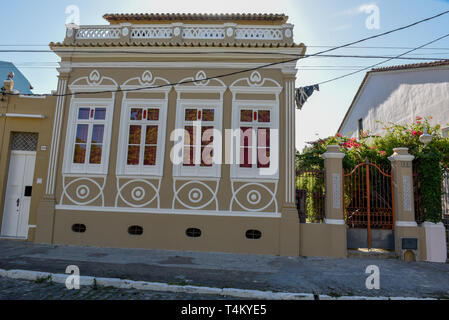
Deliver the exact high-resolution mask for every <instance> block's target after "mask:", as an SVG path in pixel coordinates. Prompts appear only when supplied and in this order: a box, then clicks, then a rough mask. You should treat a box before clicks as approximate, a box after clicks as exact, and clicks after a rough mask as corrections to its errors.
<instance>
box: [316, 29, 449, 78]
mask: <svg viewBox="0 0 449 320" xmlns="http://www.w3.org/2000/svg"><path fill="white" fill-rule="evenodd" d="M447 37H449V33H448V34H446V35H444V36H442V37H439V38H436V39H435V40H432V41H430V42H427V43H425V44H423V45H421V46H419V47H417V48H414V49H411V50H408V51H406V52H404V53H402V54H400V55H398V56H396V57H392V58H389V59H386V60H384V61H381V62H379V63H376V64H373V65H370V66H368V67H365V68H362V69H359V70H357V71H355V72H350V73H347V74H344V75H342V76H339V77H336V78H333V79H329V80H326V81H322V82H319V83H317V84H318V85H322V84H325V83H329V82H331V81H336V80H339V79H342V78H346V77H349V76H351V75H353V74H356V73H359V72H362V71H365V70H367V69H372V68H374V67H377V66H379V65H381V64H384V63H387V62H388V61H391V60H394V59H397V58H399V57H401V56H404V55H406V54H408V53H410V52H413V51H415V50H418V49H420V48H423V47H425V46H428V45H429V44H432V43H435V42H437V41H439V40H441V39H444V38H447Z"/></svg>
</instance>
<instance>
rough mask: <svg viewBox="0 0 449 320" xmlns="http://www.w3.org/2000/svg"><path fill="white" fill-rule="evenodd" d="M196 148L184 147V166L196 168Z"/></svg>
mask: <svg viewBox="0 0 449 320" xmlns="http://www.w3.org/2000/svg"><path fill="white" fill-rule="evenodd" d="M194 155H195V147H184V157H183V164H184V166H186V167H190V166H194V165H195V164H194Z"/></svg>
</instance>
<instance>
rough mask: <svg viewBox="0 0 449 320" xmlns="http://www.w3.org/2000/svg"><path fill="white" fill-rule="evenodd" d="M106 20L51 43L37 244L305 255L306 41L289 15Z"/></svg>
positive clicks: (126, 16)
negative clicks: (49, 118) (301, 120)
mask: <svg viewBox="0 0 449 320" xmlns="http://www.w3.org/2000/svg"><path fill="white" fill-rule="evenodd" d="M104 18H105V19H106V20H107V21H108V22H109V25H97V26H79V27H76V28H68V29H67V33H66V37H65V39H64V41H63V42H58V43H51V44H50V47H51V49H52V50H53V51H54V52H55V54H57V55H58V56H59V57H60V58H61V62H60V68H59V82H58V89H57V92H56V95H55V96H56V103H55V104H56V107H55V108H56V109H55V113H54V121H53V124H52V128H53V136H52V141H51V145H50V147H49V151H48V153H49V154H48V158H49V162H48V172H47V175H46V176H45V179H44V185H45V192H44V193H45V194H44V196H43V197H42V199H40V205H39V209H38V210H37V230H36V236H35V238H34V241H36V242H42V243H55V244H70V245H95V246H110V247H134V248H153V249H176V250H209V251H227V252H250V253H267V254H284V255H298V254H299V250H300V249H299V247H300V241H299V220H298V213H297V210H296V205H295V177H294V176H295V174H294V155H295V138H294V137H295V134H294V132H295V122H294V118H295V117H294V111H295V103H294V93H295V80H296V73H297V70H296V61H292V55H295V56H296V57H301V56H303V55H304V54H305V51H306V47H305V46H304V45H303V44H295V43H294V42H293V25H291V24H289V23H287V19H288V17H286V16H285V15H282V14H269V15H268V14H106V15H105V16H104ZM262 66H263V68H261V67H262Z"/></svg>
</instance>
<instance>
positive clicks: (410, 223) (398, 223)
mask: <svg viewBox="0 0 449 320" xmlns="http://www.w3.org/2000/svg"><path fill="white" fill-rule="evenodd" d="M395 225H396V227H417V226H418V224H417V223H416V221H399V220H397V221H396V223H395Z"/></svg>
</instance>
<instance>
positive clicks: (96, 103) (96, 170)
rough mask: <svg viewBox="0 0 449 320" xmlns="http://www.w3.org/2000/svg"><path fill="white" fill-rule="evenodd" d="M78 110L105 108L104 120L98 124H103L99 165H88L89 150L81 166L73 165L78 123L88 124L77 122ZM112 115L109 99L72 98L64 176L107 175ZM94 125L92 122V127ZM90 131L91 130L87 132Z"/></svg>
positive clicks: (112, 110) (111, 104) (81, 121)
mask: <svg viewBox="0 0 449 320" xmlns="http://www.w3.org/2000/svg"><path fill="white" fill-rule="evenodd" d="M80 108H106V117H105V120H102V121H101V122H100V121H99V122H98V123H102V124H103V123H104V134H103V145H102V154H101V164H90V163H89V161H88V159H89V152H90V148H88V150H86V159H87V161H86V162H85V163H83V164H76V163H73V156H74V152H75V138H76V130H77V125H78V123H83V122H88V121H92V120H88V121H84V120H78V110H79V109H80ZM113 115H114V100H111V99H86V98H72V100H71V102H70V111H69V117H68V120H67V121H68V122H67V134H66V144H65V146H66V147H65V151H64V164H63V173H64V174H96V175H98V174H103V175H106V174H107V173H108V167H109V153H110V144H111V131H112V120H113ZM93 124H94V123H93V122H92V125H93ZM89 131H91V130H89ZM90 140H91V136H90V135H89V136H88V144H91V141H90Z"/></svg>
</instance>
